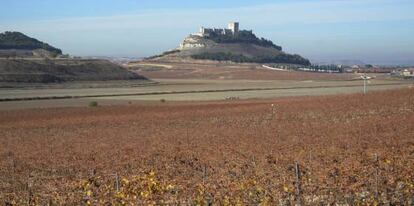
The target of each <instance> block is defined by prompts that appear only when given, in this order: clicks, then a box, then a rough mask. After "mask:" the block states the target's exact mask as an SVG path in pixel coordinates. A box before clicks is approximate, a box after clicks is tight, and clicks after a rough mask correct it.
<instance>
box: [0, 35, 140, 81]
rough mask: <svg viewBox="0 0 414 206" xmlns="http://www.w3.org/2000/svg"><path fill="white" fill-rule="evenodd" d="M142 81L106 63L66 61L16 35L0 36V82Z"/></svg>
mask: <svg viewBox="0 0 414 206" xmlns="http://www.w3.org/2000/svg"><path fill="white" fill-rule="evenodd" d="M131 79H138V80H146V78H145V77H143V76H140V75H138V74H136V73H133V72H130V71H128V70H127V69H125V68H123V67H121V66H119V65H117V64H114V63H112V62H110V61H108V60H100V59H78V58H68V55H65V56H64V55H62V50H61V49H58V48H55V47H53V46H50V45H49V44H47V43H44V42H41V41H39V40H37V39H35V38H31V37H29V36H26V35H25V34H22V33H20V32H5V33H1V34H0V82H17V83H20V82H29V83H51V82H66V81H105V80H131Z"/></svg>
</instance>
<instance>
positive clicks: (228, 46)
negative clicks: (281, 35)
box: [147, 28, 310, 65]
mask: <svg viewBox="0 0 414 206" xmlns="http://www.w3.org/2000/svg"><path fill="white" fill-rule="evenodd" d="M200 30H201V32H202V33H197V34H191V35H189V36H188V37H187V38H185V39H184V41H183V42H182V43H181V45H180V46H179V47H178V48H177V49H175V50H171V51H168V52H165V53H163V54H161V55H156V56H153V57H150V58H148V59H147V60H148V61H173V62H180V61H188V60H191V59H192V60H213V61H231V62H236V63H288V64H300V65H310V61H309V60H308V59H305V58H303V57H301V56H300V55H297V54H288V53H286V52H284V51H282V47H281V46H278V45H276V44H274V43H273V42H272V41H270V40H267V39H264V38H259V37H257V36H256V35H255V34H254V33H253V32H252V31H247V30H240V31H236V32H237V33H232V31H231V30H230V29H223V30H220V29H204V28H201V29H200ZM206 30H207V32H208V33H203V32H206ZM217 30H218V32H217Z"/></svg>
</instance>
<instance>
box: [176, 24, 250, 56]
mask: <svg viewBox="0 0 414 206" xmlns="http://www.w3.org/2000/svg"><path fill="white" fill-rule="evenodd" d="M239 26H240V24H239V22H230V23H229V24H228V27H227V28H204V27H201V28H200V31H199V32H197V33H195V34H191V35H190V36H188V37H187V38H185V39H184V41H183V42H182V43H181V44H180V47H178V48H177V49H179V50H183V49H192V48H201V47H206V44H205V42H204V41H203V40H202V39H204V38H208V37H210V36H233V37H237V36H238V34H239V32H241V30H240V29H239ZM243 32H249V33H253V31H252V30H243Z"/></svg>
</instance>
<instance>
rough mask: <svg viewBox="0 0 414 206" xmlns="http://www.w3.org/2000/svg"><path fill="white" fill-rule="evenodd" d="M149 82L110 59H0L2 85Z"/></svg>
mask: <svg viewBox="0 0 414 206" xmlns="http://www.w3.org/2000/svg"><path fill="white" fill-rule="evenodd" d="M131 79H139V80H144V79H146V78H145V77H143V76H140V75H138V74H136V73H133V72H130V71H128V70H126V69H125V68H123V67H121V66H119V65H116V64H114V63H111V62H110V61H108V60H90V59H88V60H82V59H0V82H31V83H51V82H66V81H103V80H131Z"/></svg>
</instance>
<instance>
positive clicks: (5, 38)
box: [0, 31, 62, 56]
mask: <svg viewBox="0 0 414 206" xmlns="http://www.w3.org/2000/svg"><path fill="white" fill-rule="evenodd" d="M0 50H2V52H0V53H2V54H3V55H4V54H5V53H6V52H5V50H9V51H10V53H9V55H10V54H15V55H17V54H22V51H26V52H28V51H29V52H28V53H30V51H36V50H40V51H43V52H44V51H47V52H50V53H52V54H54V55H59V54H62V50H60V49H58V48H55V47H53V46H50V45H49V44H47V43H44V42H41V41H39V40H37V39H35V38H31V37H28V36H26V35H24V34H22V33H20V32H10V31H7V32H4V33H0ZM12 56H13V55H12Z"/></svg>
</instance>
